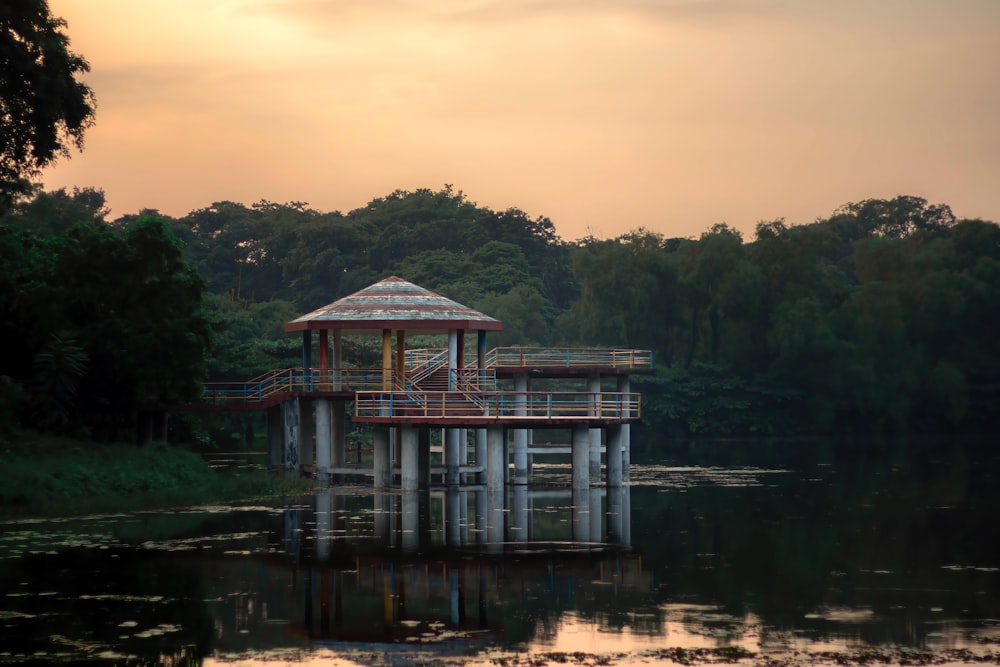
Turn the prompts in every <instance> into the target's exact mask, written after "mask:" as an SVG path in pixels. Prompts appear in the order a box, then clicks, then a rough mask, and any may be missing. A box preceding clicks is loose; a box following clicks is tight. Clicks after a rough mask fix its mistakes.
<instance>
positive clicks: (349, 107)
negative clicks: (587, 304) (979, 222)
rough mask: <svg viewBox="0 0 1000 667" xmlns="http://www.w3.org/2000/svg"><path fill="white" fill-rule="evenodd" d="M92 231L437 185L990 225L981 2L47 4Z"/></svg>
mask: <svg viewBox="0 0 1000 667" xmlns="http://www.w3.org/2000/svg"><path fill="white" fill-rule="evenodd" d="M49 4H50V7H51V9H52V13H53V14H55V15H56V16H61V17H63V18H65V19H66V20H67V21H68V23H69V27H68V34H69V36H70V39H71V48H72V49H73V50H74V51H75V52H77V53H79V54H81V55H83V56H84V57H86V58H87V59H88V60H89V61H90V64H91V67H92V72H91V73H90V74H89V75H88V77H87V81H88V83H89V84H90V85H91V87H92V88H93V89H94V91H95V93H96V95H97V100H98V111H97V124H96V125H95V126H94V128H92V129H91V130H90V132H89V133H88V135H87V137H86V146H85V150H84V152H83V153H77V152H74V153H73V157H72V158H71V159H69V160H65V159H64V160H61V161H60V162H58V163H57V165H56V166H55V167H53V168H50V169H48V170H47V171H46V172H45V173H44V178H43V181H44V184H45V187H46V188H47V189H55V188H59V187H67V188H71V187H73V186H80V187H84V186H92V187H98V188H103V189H104V191H105V192H106V194H107V197H108V203H109V205H110V206H111V208H112V213H111V217H112V218H114V217H118V216H120V215H123V214H126V213H135V212H137V211H138V210H139V209H142V208H156V209H159V210H160V211H162V212H163V213H167V214H169V215H173V216H182V215H184V214H186V213H188V212H189V211H191V210H194V209H198V208H203V207H206V206H209V205H211V204H212V203H213V202H216V201H224V200H229V201H237V202H242V203H245V204H251V203H253V202H255V201H258V200H260V199H268V200H271V201H276V202H287V201H304V202H308V203H309V205H310V206H311V207H312V208H314V209H317V210H319V211H333V210H340V211H344V212H346V211H349V210H351V209H354V208H357V207H360V206H363V205H364V204H366V203H367V202H368V201H370V200H371V199H373V198H375V197H380V196H384V195H387V194H389V193H390V192H392V191H393V190H396V189H404V190H412V189H416V188H421V187H425V188H432V189H439V188H441V187H443V186H444V184H446V183H449V184H452V185H453V186H454V188H455V189H456V190H462V191H464V192H465V193H466V194H467V195H468V197H469V199H470V200H472V201H474V202H477V203H478V204H480V205H482V206H488V207H490V208H492V209H495V210H503V209H506V208H510V207H517V208H520V209H522V210H524V211H526V212H527V213H528V214H529V215H530V216H532V217H535V216H547V217H549V218H550V219H551V220H552V221H553V223H554V224H555V226H556V229H557V232H558V233H559V235H560V236H561V237H562V238H563V239H565V240H575V239H578V238H580V237H582V236H585V235H587V234H593V235H595V236H599V237H614V236H617V235H618V234H621V233H624V232H626V231H629V230H633V229H636V228H638V227H645V228H648V229H651V230H653V231H656V232H660V233H663V234H665V235H667V236H698V235H699V234H700V233H701V232H703V231H705V230H706V229H707V228H708V227H710V226H711V225H712V224H714V223H716V222H722V221H725V222H728V223H729V224H730V225H733V226H735V227H737V228H738V229H741V230H743V231H744V232H745V233H746V235H747V237H748V239H749V238H752V231H753V228H754V226H755V224H756V223H757V222H758V221H760V220H772V219H774V218H777V217H784V218H786V220H787V221H788V222H789V223H806V222H811V221H813V220H814V219H816V218H817V217H820V216H826V215H828V214H829V213H830V212H831V211H832V210H833V209H835V208H836V207H838V206H839V205H841V204H844V203H846V202H850V201H859V200H862V199H866V198H872V197H893V196H895V195H898V194H912V195H917V196H921V197H925V198H926V199H928V200H930V201H931V202H932V203H946V204H949V205H951V207H952V208H953V210H954V211H955V213H956V214H957V215H959V216H962V217H983V218H987V219H991V220H1000V1H998V0H617V1H612V0H603V1H602V0H450V1H446V0H352V1H344V0H141V1H136V0H50V1H49Z"/></svg>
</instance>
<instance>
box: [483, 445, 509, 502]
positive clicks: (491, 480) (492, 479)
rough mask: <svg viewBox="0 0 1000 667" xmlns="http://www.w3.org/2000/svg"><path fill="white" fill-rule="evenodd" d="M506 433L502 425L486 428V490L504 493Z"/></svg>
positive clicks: (497, 493)
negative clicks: (504, 444) (504, 443)
mask: <svg viewBox="0 0 1000 667" xmlns="http://www.w3.org/2000/svg"><path fill="white" fill-rule="evenodd" d="M503 441H504V433H503V427H502V426H490V427H489V428H487V429H486V456H485V458H484V461H485V463H486V490H487V492H488V493H491V494H495V495H499V494H502V493H503V486H504V474H503V473H504V469H505V468H506V467H507V466H506V465H505V460H504V456H503V454H504V451H503ZM501 505H502V503H501Z"/></svg>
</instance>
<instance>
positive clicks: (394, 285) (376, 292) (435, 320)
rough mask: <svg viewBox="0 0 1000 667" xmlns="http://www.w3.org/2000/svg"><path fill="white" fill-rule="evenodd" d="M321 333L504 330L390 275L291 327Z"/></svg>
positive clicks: (485, 317)
mask: <svg viewBox="0 0 1000 667" xmlns="http://www.w3.org/2000/svg"><path fill="white" fill-rule="evenodd" d="M320 329H332V330H338V331H342V332H344V333H350V334H366V335H374V334H380V333H381V332H382V330H383V329H392V330H394V331H399V330H403V331H406V332H411V331H412V332H414V333H422V334H441V333H447V332H448V331H453V330H462V331H500V330H501V329H503V323H502V322H501V321H500V320H496V319H493V318H492V317H490V316H489V315H484V314H483V313H480V312H479V311H477V310H473V309H472V308H469V307H468V306H463V305H462V304H460V303H457V302H455V301H452V300H451V299H447V298H445V297H443V296H441V295H440V294H435V293H434V292H431V291H430V290H427V289H424V288H423V287H420V286H419V285H414V284H413V283H411V282H407V281H406V280H403V279H402V278H397V277H396V276H390V277H388V278H386V279H385V280H381V281H379V282H377V283H375V284H374V285H370V286H368V287H366V288H364V289H363V290H360V291H358V292H355V293H354V294H351V295H349V296H345V297H344V298H342V299H338V300H336V301H334V302H333V303H331V304H327V305H325V306H323V307H322V308H317V309H316V310H314V311H313V312H311V313H309V314H307V315H303V316H302V317H299V318H297V319H294V320H292V321H291V322H289V323H288V324H286V325H285V331H288V332H292V331H311V330H320Z"/></svg>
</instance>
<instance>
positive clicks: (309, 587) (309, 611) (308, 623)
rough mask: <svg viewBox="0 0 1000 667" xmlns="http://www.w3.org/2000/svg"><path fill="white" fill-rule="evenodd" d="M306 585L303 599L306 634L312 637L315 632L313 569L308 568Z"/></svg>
mask: <svg viewBox="0 0 1000 667" xmlns="http://www.w3.org/2000/svg"><path fill="white" fill-rule="evenodd" d="M303 579H304V585H303V586H302V598H303V602H304V609H303V614H302V615H303V625H305V630H306V633H307V634H309V635H312V630H313V627H312V626H313V597H312V594H313V569H312V568H311V567H307V568H306V571H305V573H304V574H303Z"/></svg>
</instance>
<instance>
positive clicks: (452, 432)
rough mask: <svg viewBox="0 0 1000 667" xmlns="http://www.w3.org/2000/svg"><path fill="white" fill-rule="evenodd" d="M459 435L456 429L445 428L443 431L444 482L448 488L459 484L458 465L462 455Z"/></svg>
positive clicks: (459, 432) (459, 431) (458, 430)
mask: <svg viewBox="0 0 1000 667" xmlns="http://www.w3.org/2000/svg"><path fill="white" fill-rule="evenodd" d="M461 434H462V433H461V430H460V429H457V428H446V429H445V430H444V465H445V474H444V478H445V479H444V481H445V484H447V485H449V486H451V485H456V484H458V483H459V464H460V462H461V453H462V447H461V443H460V440H459V438H460V436H461Z"/></svg>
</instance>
